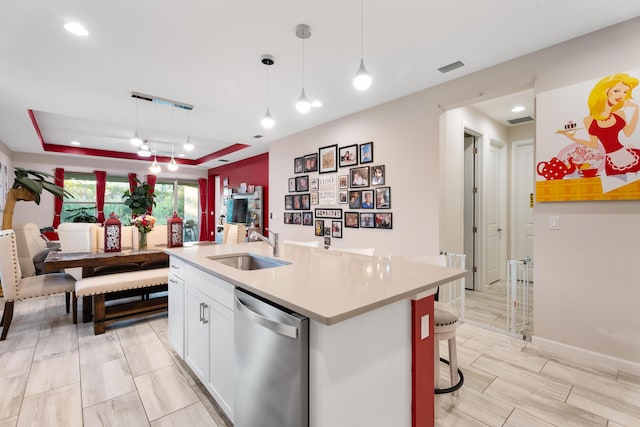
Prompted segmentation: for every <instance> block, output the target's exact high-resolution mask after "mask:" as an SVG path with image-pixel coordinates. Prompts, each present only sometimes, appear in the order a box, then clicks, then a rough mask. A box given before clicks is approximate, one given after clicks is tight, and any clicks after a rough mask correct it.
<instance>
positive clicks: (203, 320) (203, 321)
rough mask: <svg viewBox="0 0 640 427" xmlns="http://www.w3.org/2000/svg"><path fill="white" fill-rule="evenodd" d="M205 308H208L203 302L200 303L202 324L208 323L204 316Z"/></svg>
mask: <svg viewBox="0 0 640 427" xmlns="http://www.w3.org/2000/svg"><path fill="white" fill-rule="evenodd" d="M207 308H209V306H208V305H207V304H205V303H204V302H203V303H202V323H209V320H207V317H206V315H205V314H206V312H205V310H206V309H207Z"/></svg>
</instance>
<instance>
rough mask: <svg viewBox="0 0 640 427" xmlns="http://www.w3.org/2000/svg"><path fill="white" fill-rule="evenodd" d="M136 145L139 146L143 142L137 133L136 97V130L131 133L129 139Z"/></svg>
mask: <svg viewBox="0 0 640 427" xmlns="http://www.w3.org/2000/svg"><path fill="white" fill-rule="evenodd" d="M129 141H131V143H132V144H133V145H135V146H136V147H140V146H141V145H142V143H143V142H144V141H143V140H142V138H140V134H138V100H137V99H136V132H135V133H134V134H133V136H132V137H131V139H130V140H129Z"/></svg>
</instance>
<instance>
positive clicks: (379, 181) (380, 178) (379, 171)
mask: <svg viewBox="0 0 640 427" xmlns="http://www.w3.org/2000/svg"><path fill="white" fill-rule="evenodd" d="M371 185H384V165H378V166H371Z"/></svg>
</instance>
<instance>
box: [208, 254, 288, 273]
mask: <svg viewBox="0 0 640 427" xmlns="http://www.w3.org/2000/svg"><path fill="white" fill-rule="evenodd" d="M207 258H208V259H210V260H212V261H216V262H219V263H222V264H224V265H228V266H229V267H233V268H235V269H238V270H263V269H265V268H274V267H281V266H283V265H289V264H291V263H290V262H288V261H284V260H281V259H275V258H269V257H265V256H262V255H256V254H251V253H244V254H231V255H215V256H210V257H207Z"/></svg>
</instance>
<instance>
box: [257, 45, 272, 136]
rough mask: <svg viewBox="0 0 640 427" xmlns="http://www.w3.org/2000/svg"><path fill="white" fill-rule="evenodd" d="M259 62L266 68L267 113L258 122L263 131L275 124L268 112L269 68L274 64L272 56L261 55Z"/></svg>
mask: <svg viewBox="0 0 640 427" xmlns="http://www.w3.org/2000/svg"><path fill="white" fill-rule="evenodd" d="M260 62H262V63H263V64H264V65H266V66H267V112H266V113H265V115H264V117H263V118H262V120H260V123H262V127H264V128H265V129H271V128H272V127H273V125H275V124H276V122H275V120H273V117H272V116H271V112H270V111H269V67H270V66H272V65H273V64H274V61H273V56H271V55H262V58H260Z"/></svg>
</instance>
